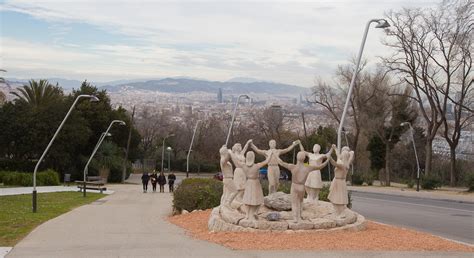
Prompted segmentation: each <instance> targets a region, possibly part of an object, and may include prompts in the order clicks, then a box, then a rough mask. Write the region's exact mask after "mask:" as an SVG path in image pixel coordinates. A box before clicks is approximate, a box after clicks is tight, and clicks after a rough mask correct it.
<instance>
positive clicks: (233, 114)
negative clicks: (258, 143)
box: [225, 94, 250, 147]
mask: <svg viewBox="0 0 474 258" xmlns="http://www.w3.org/2000/svg"><path fill="white" fill-rule="evenodd" d="M240 98H244V99H250V97H249V96H248V95H244V94H243V95H239V97H238V98H237V102H235V106H234V112H233V113H232V121H231V122H230V127H229V132H228V133H227V139H226V140H225V146H226V147H227V144H228V143H229V138H230V133H231V132H232V127H233V126H234V121H235V113H236V112H237V106H238V105H239V101H240Z"/></svg>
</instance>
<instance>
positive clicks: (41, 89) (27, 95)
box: [12, 80, 63, 108]
mask: <svg viewBox="0 0 474 258" xmlns="http://www.w3.org/2000/svg"><path fill="white" fill-rule="evenodd" d="M18 91H19V93H18V92H12V94H13V95H15V96H17V97H18V99H17V101H18V102H23V103H27V104H28V105H30V106H31V107H35V108H39V107H40V106H44V105H49V104H51V103H52V102H57V101H60V100H61V99H62V96H63V91H62V89H61V88H60V87H59V86H58V85H56V86H54V85H52V84H50V83H49V82H48V81H47V80H40V81H35V80H30V81H29V82H28V85H24V86H23V87H20V88H18Z"/></svg>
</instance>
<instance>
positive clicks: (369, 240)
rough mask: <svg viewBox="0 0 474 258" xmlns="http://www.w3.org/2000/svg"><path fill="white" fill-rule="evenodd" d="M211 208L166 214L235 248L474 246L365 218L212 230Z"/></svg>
mask: <svg viewBox="0 0 474 258" xmlns="http://www.w3.org/2000/svg"><path fill="white" fill-rule="evenodd" d="M210 214H211V210H206V211H198V212H193V213H189V214H183V215H177V216H172V217H169V218H168V220H169V221H170V222H171V223H173V224H175V225H177V226H179V227H182V228H184V229H186V231H187V233H188V234H189V235H191V236H192V237H194V238H197V239H201V240H206V241H210V242H214V243H217V244H220V245H223V246H226V247H228V248H231V249H236V250H290V249H292V250H295V249H297V250H320V251H323V250H326V251H337V250H346V251H347V250H354V251H460V252H474V247H471V246H468V245H463V244H459V243H456V242H452V241H449V240H446V239H443V238H440V237H437V236H433V235H430V234H427V233H421V232H418V231H414V230H410V229H405V228H400V227H395V226H389V225H383V224H378V223H375V222H371V221H368V224H367V229H366V230H363V231H359V232H348V231H333V232H290V233H285V232H258V233H255V232H214V233H211V232H209V231H208V229H207V221H208V220H209V216H210Z"/></svg>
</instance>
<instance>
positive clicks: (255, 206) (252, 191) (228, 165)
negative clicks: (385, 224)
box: [209, 140, 364, 231]
mask: <svg viewBox="0 0 474 258" xmlns="http://www.w3.org/2000/svg"><path fill="white" fill-rule="evenodd" d="M298 145H299V148H300V151H299V152H298V153H297V156H296V164H289V163H286V162H284V161H282V160H281V159H280V155H282V154H285V153H287V152H289V151H291V150H292V149H293V148H295V147H296V146H298ZM249 147H250V148H251V149H252V150H253V151H247V150H248V148H249ZM320 150H321V147H320V146H319V145H318V144H315V145H314V146H313V152H306V151H305V150H304V148H303V145H302V144H301V142H300V141H299V140H298V141H294V142H293V143H292V144H291V145H290V146H288V147H287V148H285V149H277V148H276V141H275V140H270V142H269V149H268V150H261V149H259V148H258V147H257V146H255V145H254V144H253V142H252V140H249V141H248V142H247V143H246V144H245V146H244V148H242V146H241V145H240V144H239V143H237V144H235V145H234V146H233V147H232V149H231V150H229V149H228V148H227V147H226V146H225V145H224V146H222V147H221V149H220V150H219V152H220V166H221V170H222V174H223V185H224V191H223V195H222V198H221V205H220V206H219V207H217V208H215V209H214V210H213V214H212V215H211V219H210V221H209V228H210V229H211V230H213V231H219V230H226V229H228V230H241V229H242V228H258V229H270V230H275V229H277V230H278V229H279V230H285V229H288V228H289V229H318V228H334V227H337V226H341V227H342V226H346V225H347V224H354V223H355V222H357V221H358V222H359V224H358V225H359V228H360V227H361V225H362V224H363V223H362V222H361V220H362V221H364V219H363V217H362V216H360V215H358V214H357V213H355V212H352V211H350V210H348V209H347V204H348V201H349V200H348V192H347V186H346V176H347V172H348V171H349V168H350V165H351V163H352V162H353V159H354V152H353V151H351V150H350V149H349V148H348V147H343V148H342V149H341V151H340V152H339V151H338V150H337V148H336V146H335V145H333V146H332V148H331V150H330V151H329V152H328V153H326V154H320V153H319V152H320ZM333 152H335V154H336V157H337V159H336V160H334V159H333V158H332V156H331V154H332V153H333ZM255 153H257V154H260V155H262V156H264V157H265V160H264V161H263V162H260V163H255ZM306 157H308V159H309V164H308V165H306V164H305V160H306ZM328 162H330V163H331V164H332V165H333V166H334V178H333V180H332V182H331V186H330V188H329V189H330V190H329V191H330V192H329V195H328V199H329V200H330V202H331V204H330V205H332V207H330V205H329V203H326V202H319V201H318V200H319V191H320V189H321V188H322V187H323V182H322V180H321V171H320V170H321V169H322V168H324V167H325V166H326V165H327V163H328ZM232 163H233V164H234V166H235V169H233V165H232ZM264 166H268V170H267V171H268V173H267V177H268V183H269V195H268V196H267V197H264V195H263V190H262V186H261V184H260V178H259V171H260V169H261V168H262V167H264ZM279 166H282V167H285V168H286V169H288V170H289V171H290V172H291V174H292V177H291V178H292V183H291V191H290V195H289V196H288V195H286V194H284V193H281V192H277V190H278V186H279V179H280V167H279ZM305 191H306V193H307V196H308V197H307V200H306V202H305V201H304V195H305ZM279 198H280V199H281V200H278V199H279ZM275 200H276V201H277V202H278V201H281V202H283V203H284V204H283V205H284V206H285V205H286V206H289V207H291V215H290V214H287V213H285V212H287V211H286V210H289V209H288V207H287V208H280V207H274V206H275V205H272V204H268V205H267V201H268V203H272V202H275ZM264 203H265V204H264ZM290 204H291V205H290ZM277 206H278V205H277ZM304 207H305V210H306V211H305V212H306V213H305V216H303V210H304ZM262 217H264V218H266V220H263V219H262ZM290 217H291V219H290ZM309 220H312V222H308V221H309ZM273 221H275V222H273ZM270 222H273V223H270ZM219 223H221V224H219ZM222 223H230V224H232V226H223V225H222ZM285 223H286V224H285ZM338 223H339V225H338ZM234 225H235V226H234ZM224 228H225V229H224Z"/></svg>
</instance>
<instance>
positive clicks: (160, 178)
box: [142, 170, 176, 193]
mask: <svg viewBox="0 0 474 258" xmlns="http://www.w3.org/2000/svg"><path fill="white" fill-rule="evenodd" d="M150 181H151V186H152V188H153V192H156V185H157V184H158V185H160V193H164V192H165V185H166V176H165V174H164V173H163V171H161V172H160V175H158V174H157V173H156V172H155V171H154V170H153V173H151V174H149V173H147V172H143V174H142V184H143V192H144V193H146V192H148V182H150ZM174 181H176V176H175V175H174V174H173V172H171V173H169V174H168V186H169V189H170V193H172V192H173V191H174Z"/></svg>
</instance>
